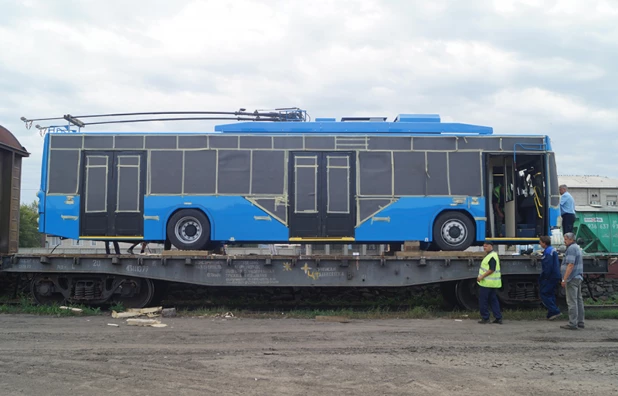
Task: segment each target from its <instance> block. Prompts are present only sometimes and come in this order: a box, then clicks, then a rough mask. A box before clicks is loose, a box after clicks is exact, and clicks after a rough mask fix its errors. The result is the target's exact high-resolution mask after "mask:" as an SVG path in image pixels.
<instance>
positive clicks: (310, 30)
mask: <svg viewBox="0 0 618 396" xmlns="http://www.w3.org/2000/svg"><path fill="white" fill-rule="evenodd" d="M616 21H618V2H616V1H614V0H605V1H604V0H598V1H597V0H545V1H543V0H519V1H518V0H494V1H490V0H486V1H481V0H479V1H475V0H466V1H449V0H431V1H426V0H423V1H415V0H400V1H399V0H391V1H388V0H384V1H377V0H359V1H353V0H332V1H325V0H324V1H323V0H312V1H310V2H309V1H306V0H282V1H277V0H264V1H257V0H256V1H243V0H233V1H224V0H214V1H198V0H196V1H180V0H174V1H167V0H148V1H120V0H107V1H94V0H82V1H79V2H76V1H63V0H54V1H48V0H40V1H36V0H22V1H18V0H0V125H3V126H5V127H6V128H8V129H9V130H11V131H12V132H13V133H14V134H15V135H16V136H17V138H18V139H19V140H20V142H21V143H22V144H23V145H24V146H26V148H27V149H28V150H29V152H31V153H32V155H31V157H30V158H29V159H28V160H27V161H25V163H24V172H23V182H22V187H23V195H22V200H23V201H26V202H30V201H32V200H33V199H35V194H36V191H37V190H38V186H39V173H40V167H41V160H40V159H41V147H42V139H41V137H39V135H38V133H37V131H36V129H35V128H32V129H31V130H27V129H25V127H24V125H23V123H21V121H19V118H20V117H21V116H26V117H29V118H35V117H51V116H62V115H63V114H67V113H70V114H87V113H105V112H132V111H164V110H225V111H230V110H236V109H238V108H240V107H244V108H247V109H249V110H253V109H256V108H275V107H285V106H298V107H301V108H304V109H306V110H307V111H308V112H309V114H310V115H311V116H312V117H314V118H315V117H320V116H332V117H338V118H339V117H341V116H351V115H365V116H387V117H388V118H389V120H391V119H392V118H393V117H395V116H396V115H397V114H399V113H438V114H440V115H441V116H442V118H443V120H446V121H455V122H464V123H472V124H480V125H488V126H492V127H494V132H495V133H500V134H503V133H504V134H515V133H523V134H548V135H549V136H550V137H551V138H552V141H553V144H554V149H555V151H556V153H557V159H558V170H559V173H560V174H595V175H602V176H609V177H616V178H618V170H617V167H616V152H617V151H618V134H617V133H616V130H617V125H618V122H617V121H618V95H617V93H618V44H617V43H618V24H617V23H616ZM114 127H115V128H116V126H114ZM122 128H123V129H124V130H138V129H143V130H165V129H171V130H182V131H199V130H209V129H211V128H212V124H204V123H198V122H191V123H188V122H184V123H176V124H171V123H166V124H156V123H151V124H135V125H132V126H126V127H122ZM104 129H106V128H103V127H99V128H95V127H91V128H88V129H87V130H104ZM107 129H109V127H108V128H107Z"/></svg>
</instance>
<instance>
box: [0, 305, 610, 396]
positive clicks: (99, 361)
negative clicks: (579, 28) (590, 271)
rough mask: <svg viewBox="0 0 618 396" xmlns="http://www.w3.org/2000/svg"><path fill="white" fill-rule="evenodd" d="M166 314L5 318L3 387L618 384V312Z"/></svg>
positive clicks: (148, 391) (590, 390)
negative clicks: (157, 317) (151, 321)
mask: <svg viewBox="0 0 618 396" xmlns="http://www.w3.org/2000/svg"><path fill="white" fill-rule="evenodd" d="M162 321H163V323H166V324H167V325H168V327H165V328H150V327H134V326H127V325H126V322H125V321H124V320H119V319H112V318H111V317H109V316H95V317H66V318H56V317H39V316H29V315H0V332H1V335H0V394H2V395H63V396H65V395H108V394H113V395H132V396H136V395H207V394H218V395H400V394H458V395H479V394H496V395H498V394H508V395H535V394H543V395H553V394H556V395H557V394H567V393H568V394H573V393H575V394H586V395H608V394H617V393H618V321H616V320H607V321H602V320H598V321H588V322H587V327H586V329H585V330H577V331H568V330H561V329H560V328H559V325H560V324H563V323H562V322H556V323H554V322H546V321H528V322H525V321H519V322H507V321H505V324H504V325H502V326H500V325H494V324H491V325H479V324H477V323H476V320H472V319H470V320H464V321H455V320H447V319H435V320H352V321H350V322H349V323H329V322H318V321H314V320H300V319H236V318H233V319H221V318H164V319H162ZM108 323H118V324H120V327H111V326H108V325H107V324H108Z"/></svg>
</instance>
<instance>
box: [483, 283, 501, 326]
mask: <svg viewBox="0 0 618 396" xmlns="http://www.w3.org/2000/svg"><path fill="white" fill-rule="evenodd" d="M489 306H491V312H493V314H494V318H496V319H502V313H501V312H500V302H499V301H498V295H497V294H496V289H494V288H492V287H483V286H479V310H480V311H481V318H483V319H485V320H489V309H488V308H489Z"/></svg>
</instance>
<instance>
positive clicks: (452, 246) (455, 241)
mask: <svg viewBox="0 0 618 396" xmlns="http://www.w3.org/2000/svg"><path fill="white" fill-rule="evenodd" d="M475 234H476V231H475V227H474V223H472V220H470V218H469V217H468V216H466V215H465V214H463V213H460V212H444V213H442V214H441V215H439V216H438V218H437V219H436V222H435V223H434V227H433V242H434V244H435V245H436V247H438V248H439V249H440V250H447V251H455V250H456V251H461V250H466V249H467V248H469V247H470V246H471V245H472V242H474V236H475Z"/></svg>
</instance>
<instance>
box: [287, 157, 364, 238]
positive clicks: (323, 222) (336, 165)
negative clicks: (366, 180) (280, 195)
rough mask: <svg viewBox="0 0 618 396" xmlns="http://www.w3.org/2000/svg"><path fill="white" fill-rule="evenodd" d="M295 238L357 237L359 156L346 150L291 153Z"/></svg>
mask: <svg viewBox="0 0 618 396" xmlns="http://www.w3.org/2000/svg"><path fill="white" fill-rule="evenodd" d="M289 169H290V177H289V197H290V205H289V215H288V218H289V227H290V237H291V238H346V237H348V238H353V237H354V226H355V218H356V216H355V213H356V212H355V205H354V203H355V196H354V192H355V191H356V187H355V186H356V173H355V170H356V169H355V157H354V155H353V154H352V153H346V152H302V153H291V154H290V167H289Z"/></svg>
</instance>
